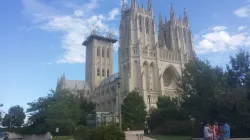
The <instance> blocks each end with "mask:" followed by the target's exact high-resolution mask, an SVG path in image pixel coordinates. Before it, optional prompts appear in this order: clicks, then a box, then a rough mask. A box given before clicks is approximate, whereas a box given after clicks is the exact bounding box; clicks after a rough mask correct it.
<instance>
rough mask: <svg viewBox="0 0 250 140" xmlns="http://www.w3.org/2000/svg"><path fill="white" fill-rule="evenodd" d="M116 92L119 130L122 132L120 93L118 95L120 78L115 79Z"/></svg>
mask: <svg viewBox="0 0 250 140" xmlns="http://www.w3.org/2000/svg"><path fill="white" fill-rule="evenodd" d="M116 80H117V92H118V116H119V128H120V130H122V111H121V93H120V85H121V78H120V77H117V78H116Z"/></svg>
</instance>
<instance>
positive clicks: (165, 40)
mask: <svg viewBox="0 0 250 140" xmlns="http://www.w3.org/2000/svg"><path fill="white" fill-rule="evenodd" d="M164 44H165V45H167V31H164Z"/></svg>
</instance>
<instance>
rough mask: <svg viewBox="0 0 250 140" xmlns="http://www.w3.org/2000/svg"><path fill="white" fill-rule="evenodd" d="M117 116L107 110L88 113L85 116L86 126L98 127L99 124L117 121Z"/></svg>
mask: <svg viewBox="0 0 250 140" xmlns="http://www.w3.org/2000/svg"><path fill="white" fill-rule="evenodd" d="M117 119H118V118H117V116H115V115H114V114H113V113H109V112H97V113H96V114H89V115H88V117H87V125H88V127H92V128H93V127H94V128H95V127H98V126H101V125H109V124H114V123H116V122H117Z"/></svg>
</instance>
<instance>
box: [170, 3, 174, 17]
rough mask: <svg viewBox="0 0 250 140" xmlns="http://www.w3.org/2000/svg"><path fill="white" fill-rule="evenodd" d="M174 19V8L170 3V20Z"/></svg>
mask: <svg viewBox="0 0 250 140" xmlns="http://www.w3.org/2000/svg"><path fill="white" fill-rule="evenodd" d="M174 18H175V13H174V6H173V4H172V3H171V9H170V19H171V20H172V19H174Z"/></svg>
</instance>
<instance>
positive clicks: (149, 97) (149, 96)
mask: <svg viewBox="0 0 250 140" xmlns="http://www.w3.org/2000/svg"><path fill="white" fill-rule="evenodd" d="M150 99H151V95H148V105H149V107H148V110H149V111H150V107H151V105H150Z"/></svg>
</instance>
